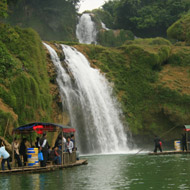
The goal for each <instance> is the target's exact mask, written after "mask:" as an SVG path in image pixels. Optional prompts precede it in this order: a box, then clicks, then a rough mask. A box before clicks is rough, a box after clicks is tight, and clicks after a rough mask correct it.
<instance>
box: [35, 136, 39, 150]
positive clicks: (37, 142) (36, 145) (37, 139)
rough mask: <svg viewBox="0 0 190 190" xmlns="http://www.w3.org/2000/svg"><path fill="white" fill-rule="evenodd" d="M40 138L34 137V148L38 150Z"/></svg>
mask: <svg viewBox="0 0 190 190" xmlns="http://www.w3.org/2000/svg"><path fill="white" fill-rule="evenodd" d="M39 141H40V137H36V142H35V147H36V148H39Z"/></svg>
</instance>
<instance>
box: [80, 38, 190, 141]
mask: <svg viewBox="0 0 190 190" xmlns="http://www.w3.org/2000/svg"><path fill="white" fill-rule="evenodd" d="M81 46H82V47H83V51H85V52H86V54H87V55H88V57H89V59H90V60H91V61H92V63H93V64H95V65H96V66H97V67H98V68H100V69H101V71H102V72H104V73H105V74H106V77H107V78H108V80H109V81H110V82H111V83H113V84H114V93H115V94H116V95H117V97H118V100H119V101H120V103H121V106H122V110H123V113H124V115H125V118H126V120H127V122H128V123H129V126H130V129H131V131H132V132H133V134H141V135H142V134H146V135H147V134H148V135H153V134H162V133H163V131H166V130H169V129H170V128H172V127H173V126H179V127H180V126H183V125H184V123H189V122H190V119H189V117H188V115H189V114H190V111H189V106H190V101H189V100H190V93H189V94H187V93H186V94H184V93H182V91H179V90H178V88H177V85H176V86H175V85H174V87H173V86H171V85H170V84H171V81H170V80H172V79H170V80H169V79H168V78H167V77H166V79H165V80H168V81H164V79H162V78H161V77H160V76H161V75H163V76H164V75H169V76H171V75H172V76H173V75H174V76H173V81H172V82H173V83H178V82H180V88H182V89H183V88H184V89H185V88H186V87H185V86H184V87H183V82H182V80H183V79H181V78H180V77H179V78H176V77H175V76H176V73H175V72H174V73H172V71H170V70H169V71H168V72H170V73H167V72H166V70H165V68H167V66H168V65H170V66H171V67H174V70H178V67H179V66H180V67H185V68H186V67H187V66H189V64H188V63H189V62H190V57H189V56H188V55H189V51H190V48H189V47H175V46H172V45H171V43H170V42H169V41H167V40H166V39H163V38H152V39H136V40H134V41H129V42H128V43H127V44H126V45H123V46H121V47H118V48H106V47H102V46H93V45H91V46H89V45H88V46H87V45H81ZM80 48H81V47H80ZM175 60H176V62H174V61H175ZM177 62H178V64H177ZM185 63H186V64H185ZM185 68H184V69H185ZM187 69H190V67H188V68H187ZM185 70H186V69H185ZM166 82H167V83H168V85H165V83H166ZM170 138H173V137H170Z"/></svg>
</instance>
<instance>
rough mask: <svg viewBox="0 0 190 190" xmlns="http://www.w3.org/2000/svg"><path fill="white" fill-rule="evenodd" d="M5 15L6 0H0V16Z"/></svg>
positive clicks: (3, 16)
mask: <svg viewBox="0 0 190 190" xmlns="http://www.w3.org/2000/svg"><path fill="white" fill-rule="evenodd" d="M6 16H7V0H1V1H0V18H5V17H6Z"/></svg>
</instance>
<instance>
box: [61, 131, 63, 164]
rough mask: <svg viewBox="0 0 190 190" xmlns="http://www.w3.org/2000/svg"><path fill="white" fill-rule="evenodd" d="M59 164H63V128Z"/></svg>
mask: <svg viewBox="0 0 190 190" xmlns="http://www.w3.org/2000/svg"><path fill="white" fill-rule="evenodd" d="M61 143H62V144H61V165H62V166H63V129H61Z"/></svg>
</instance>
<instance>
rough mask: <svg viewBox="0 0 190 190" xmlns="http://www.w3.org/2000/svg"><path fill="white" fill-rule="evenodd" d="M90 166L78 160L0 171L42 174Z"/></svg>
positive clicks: (3, 172) (85, 161)
mask: <svg viewBox="0 0 190 190" xmlns="http://www.w3.org/2000/svg"><path fill="white" fill-rule="evenodd" d="M86 164H88V162H87V160H77V161H76V162H75V163H68V164H64V165H49V166H46V167H39V166H36V167H27V166H24V167H19V168H13V169H12V170H4V171H2V170H1V171H0V174H18V173H40V172H49V171H55V170H61V169H64V168H69V167H74V166H80V165H86Z"/></svg>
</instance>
